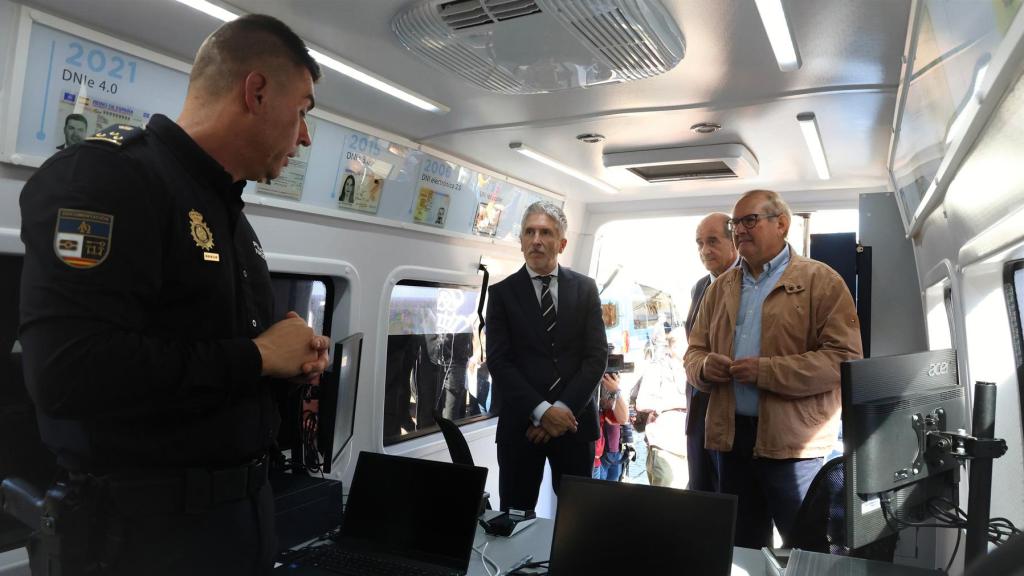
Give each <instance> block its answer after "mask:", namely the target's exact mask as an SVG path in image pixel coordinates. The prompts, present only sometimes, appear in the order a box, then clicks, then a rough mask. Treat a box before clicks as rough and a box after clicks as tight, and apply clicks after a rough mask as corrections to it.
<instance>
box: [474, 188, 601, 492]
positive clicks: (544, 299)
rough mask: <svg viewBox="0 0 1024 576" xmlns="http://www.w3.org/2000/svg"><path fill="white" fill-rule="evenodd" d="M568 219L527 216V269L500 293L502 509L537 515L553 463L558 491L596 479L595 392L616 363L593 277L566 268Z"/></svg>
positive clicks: (495, 323)
mask: <svg viewBox="0 0 1024 576" xmlns="http://www.w3.org/2000/svg"><path fill="white" fill-rule="evenodd" d="M565 230H566V219H565V214H564V213H563V212H562V209H561V208H559V207H558V206H555V205H554V204H552V203H550V202H535V203H534V204H531V205H530V206H529V207H528V208H527V209H526V212H525V213H524V214H523V220H522V227H521V232H520V242H521V244H522V250H523V255H524V257H525V259H526V265H525V266H523V267H522V268H520V269H519V271H518V272H516V273H515V274H513V275H511V276H509V277H508V278H506V279H505V280H503V281H501V282H499V283H497V284H495V285H494V286H492V287H491V289H490V293H489V298H488V303H487V365H488V367H489V369H490V372H491V378H492V381H493V383H494V391H495V395H496V396H497V397H498V398H497V399H498V401H500V402H501V409H500V414H499V417H498V432H497V438H496V442H497V444H498V466H499V469H500V470H499V480H498V491H499V494H500V496H501V507H502V509H506V510H507V509H509V508H515V509H523V510H533V509H534V507H535V506H536V504H537V496H538V494H539V492H540V485H541V481H542V480H543V477H544V462H545V460H547V461H548V462H549V463H550V465H551V476H552V484H553V487H554V489H555V492H557V491H558V486H559V483H560V480H561V477H562V475H563V474H573V475H578V476H586V477H588V478H589V477H590V475H591V472H592V468H593V465H594V441H595V440H597V438H598V428H597V402H596V400H595V392H596V390H597V387H598V385H599V384H600V381H601V375H602V374H604V369H605V365H606V362H607V360H608V345H607V341H606V339H605V333H604V323H603V322H602V321H601V301H600V299H599V298H598V294H597V284H596V283H595V282H594V280H593V279H591V278H588V277H586V276H583V275H581V274H578V273H576V272H573V271H572V270H569V269H568V268H563V267H560V266H559V265H558V255H559V254H561V253H562V251H563V250H564V249H565V245H566V238H565Z"/></svg>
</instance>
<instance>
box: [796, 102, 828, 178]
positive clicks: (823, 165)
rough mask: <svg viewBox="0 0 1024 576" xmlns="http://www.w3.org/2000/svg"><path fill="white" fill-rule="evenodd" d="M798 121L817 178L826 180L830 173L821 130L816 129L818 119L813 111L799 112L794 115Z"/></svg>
mask: <svg viewBox="0 0 1024 576" xmlns="http://www.w3.org/2000/svg"><path fill="white" fill-rule="evenodd" d="M796 119H797V122H799V123H800V131H801V132H803V134H804V141H806V142H807V150H808V151H810V153H811V160H813V161H814V168H815V169H816V170H817V171H818V178H821V179H822V180H828V179H829V178H831V177H832V174H831V173H830V172H829V170H828V160H827V159H826V158H825V147H824V146H822V145H821V132H820V131H819V130H818V119H817V118H815V116H814V112H801V113H800V114H797V115H796Z"/></svg>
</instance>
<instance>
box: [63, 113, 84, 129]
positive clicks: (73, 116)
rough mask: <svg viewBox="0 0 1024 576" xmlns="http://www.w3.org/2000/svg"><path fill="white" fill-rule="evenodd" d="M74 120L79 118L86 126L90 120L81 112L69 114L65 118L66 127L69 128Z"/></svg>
mask: <svg viewBox="0 0 1024 576" xmlns="http://www.w3.org/2000/svg"><path fill="white" fill-rule="evenodd" d="M72 120H77V121H79V122H81V123H82V124H85V125H86V126H88V125H89V121H88V120H87V119H86V118H85V116H82V115H81V114H68V117H67V118H65V119H64V127H65V128H67V127H68V123H69V122H71V121H72Z"/></svg>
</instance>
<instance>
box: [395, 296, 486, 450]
mask: <svg viewBox="0 0 1024 576" xmlns="http://www.w3.org/2000/svg"><path fill="white" fill-rule="evenodd" d="M479 301H480V287H479V286H469V285H456V284H441V283H437V282H423V281H415V280H403V281H401V282H399V283H398V284H397V285H396V286H395V289H394V290H393V291H392V292H391V304H390V306H389V309H388V344H387V365H386V368H385V376H384V380H385V383H384V445H385V446H388V445H391V444H394V443H396V442H401V441H403V440H408V439H410V438H416V437H419V436H423V435H425V434H430V433H432V432H435V431H437V430H438V427H437V424H436V417H437V416H441V417H443V418H446V419H448V420H452V421H454V422H456V423H458V424H464V423H468V422H474V421H477V420H480V419H483V418H487V417H489V416H490V407H491V399H492V395H491V377H490V374H489V373H488V371H487V364H486V361H485V359H482V358H481V349H482V347H481V343H480V340H479V338H478V336H477V326H478V319H477V304H478V303H479Z"/></svg>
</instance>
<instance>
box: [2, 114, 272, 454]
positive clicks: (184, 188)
mask: <svg viewBox="0 0 1024 576" xmlns="http://www.w3.org/2000/svg"><path fill="white" fill-rule="evenodd" d="M243 185H244V182H232V180H231V177H230V175H229V174H228V173H227V172H226V171H225V170H224V168H223V167H221V166H220V164H218V163H217V162H216V161H215V160H214V159H213V158H212V157H210V156H209V155H208V154H206V153H205V152H204V151H203V150H202V149H201V148H200V147H199V145H198V144H196V142H195V141H193V140H192V139H191V138H190V137H189V136H188V134H186V133H185V131H183V130H182V129H181V128H180V127H179V126H178V125H177V124H175V123H174V122H173V121H171V120H169V119H168V118H166V117H164V116H160V115H156V116H154V117H153V118H152V119H151V120H150V122H149V126H148V127H147V129H146V130H141V129H138V128H132V127H130V126H122V127H114V128H110V129H107V130H104V131H101V132H100V133H98V134H97V135H96V136H94V137H92V138H91V139H89V140H87V141H86V142H84V143H82V144H80V145H78V146H73V147H70V148H69V149H67V150H65V151H62V152H58V153H57V154H56V155H54V156H53V157H51V158H50V159H49V160H47V162H46V163H45V164H43V166H42V167H41V168H40V169H39V170H38V171H37V172H36V173H35V174H34V175H33V176H32V178H31V179H29V181H28V183H27V184H26V185H25V188H24V189H23V191H22V194H21V214H22V240H23V242H24V243H25V266H24V271H23V274H22V287H21V335H20V336H21V341H22V346H23V348H24V356H23V357H24V362H25V381H26V384H27V386H28V388H29V391H30V393H31V394H32V396H33V399H34V400H35V403H36V406H37V409H38V411H39V415H40V430H41V432H42V435H43V440H44V442H46V444H47V445H48V446H50V448H51V449H53V450H54V451H55V452H56V453H57V455H58V457H59V460H60V461H61V463H62V464H63V465H64V466H65V467H68V468H70V469H74V470H90V471H100V470H109V469H114V468H132V467H167V466H170V467H173V466H202V465H233V464H238V463H241V462H245V461H247V460H249V459H251V458H253V457H255V456H259V455H260V454H262V453H264V452H265V450H266V448H267V447H268V446H269V445H270V442H271V440H272V438H273V437H274V435H275V434H276V428H277V425H278V422H277V420H278V418H277V413H276V410H274V407H273V404H272V400H271V397H270V389H269V383H268V381H267V380H266V379H262V378H261V377H260V371H261V360H260V355H259V351H258V350H257V348H256V345H255V344H254V343H253V342H252V341H251V339H252V338H253V337H255V336H257V335H258V334H259V333H261V332H262V331H263V330H265V329H266V328H267V327H268V326H269V324H270V323H271V320H272V319H271V315H272V308H273V297H272V294H271V286H270V276H269V272H268V269H267V265H266V261H265V259H264V256H263V249H262V247H261V246H260V244H259V240H258V239H257V238H256V234H255V233H254V232H253V230H252V228H251V227H250V226H249V222H248V221H247V220H246V218H245V215H244V214H242V207H243V202H242V199H241V193H242V187H243Z"/></svg>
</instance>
